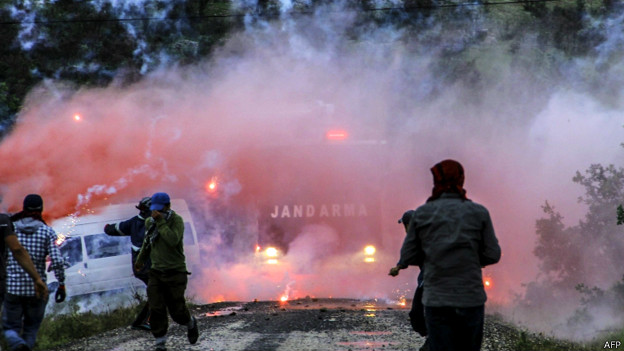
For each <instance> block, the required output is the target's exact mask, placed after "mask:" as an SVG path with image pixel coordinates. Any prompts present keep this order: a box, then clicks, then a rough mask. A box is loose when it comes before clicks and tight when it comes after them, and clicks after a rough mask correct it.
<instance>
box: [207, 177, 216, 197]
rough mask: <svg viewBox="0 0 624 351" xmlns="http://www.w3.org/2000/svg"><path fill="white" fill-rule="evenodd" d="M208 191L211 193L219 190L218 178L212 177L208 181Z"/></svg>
mask: <svg viewBox="0 0 624 351" xmlns="http://www.w3.org/2000/svg"><path fill="white" fill-rule="evenodd" d="M206 191H207V192H209V193H214V192H215V191H217V178H212V179H210V180H209V181H208V182H206Z"/></svg>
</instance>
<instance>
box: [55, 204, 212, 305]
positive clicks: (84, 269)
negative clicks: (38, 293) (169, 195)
mask: <svg viewBox="0 0 624 351" xmlns="http://www.w3.org/2000/svg"><path fill="white" fill-rule="evenodd" d="M135 205H136V204H134V203H133V204H119V205H110V206H106V207H104V208H101V209H100V210H98V211H95V212H94V213H95V214H89V215H84V216H80V217H65V218H62V219H59V220H56V221H54V222H52V223H51V227H52V228H54V230H55V231H56V233H57V235H58V236H59V242H60V241H62V240H63V239H64V241H62V244H61V245H60V250H61V256H62V257H63V259H64V260H65V267H66V268H65V287H66V289H67V295H68V296H75V295H83V294H90V293H96V292H104V291H110V290H118V289H125V288H132V287H141V286H144V284H143V282H141V281H140V280H139V279H137V278H136V277H134V275H133V274H132V262H131V261H132V259H131V243H130V237H129V236H109V235H106V234H105V233H104V225H106V224H107V223H111V224H112V223H117V222H120V221H124V220H127V219H130V218H132V217H134V216H136V215H137V214H138V210H137V209H136V208H135ZM171 209H173V210H174V211H175V212H176V213H177V214H179V215H180V216H181V217H182V218H183V219H184V255H185V256H186V264H187V267H188V269H189V270H191V272H192V269H193V267H195V266H198V265H199V262H200V258H199V244H198V242H197V232H196V231H195V225H194V223H193V218H192V216H191V213H190V211H189V209H188V206H187V204H186V201H184V200H179V199H173V200H171ZM47 282H48V287H49V288H50V292H53V291H54V290H56V287H57V286H58V282H57V281H56V278H55V276H54V271H51V272H47Z"/></svg>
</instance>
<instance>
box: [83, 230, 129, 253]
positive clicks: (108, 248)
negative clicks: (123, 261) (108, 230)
mask: <svg viewBox="0 0 624 351" xmlns="http://www.w3.org/2000/svg"><path fill="white" fill-rule="evenodd" d="M84 240H85V246H86V247H87V256H89V258H104V257H112V256H119V255H125V254H129V253H130V245H131V243H130V237H129V236H108V235H106V234H104V233H101V234H93V235H87V236H85V237H84Z"/></svg>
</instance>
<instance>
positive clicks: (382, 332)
mask: <svg viewBox="0 0 624 351" xmlns="http://www.w3.org/2000/svg"><path fill="white" fill-rule="evenodd" d="M349 334H353V335H370V336H373V335H392V332H389V331H352V332H349Z"/></svg>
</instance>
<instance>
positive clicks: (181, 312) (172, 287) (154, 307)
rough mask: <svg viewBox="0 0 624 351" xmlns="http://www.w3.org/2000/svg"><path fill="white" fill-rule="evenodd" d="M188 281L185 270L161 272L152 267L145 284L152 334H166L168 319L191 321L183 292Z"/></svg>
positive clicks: (158, 335)
mask: <svg viewBox="0 0 624 351" xmlns="http://www.w3.org/2000/svg"><path fill="white" fill-rule="evenodd" d="M187 281H188V277H187V273H186V272H161V271H157V270H154V269H153V268H152V269H151V270H150V272H149V282H148V284H147V302H148V303H149V306H150V325H151V327H152V335H154V337H157V338H159V337H161V336H165V335H166V334H167V329H168V328H169V319H168V317H167V312H168V314H169V315H170V316H171V319H173V321H174V322H176V323H178V324H182V325H186V324H188V323H189V322H190V321H191V314H190V312H189V310H188V308H186V300H185V299H184V292H185V291H186V283H187Z"/></svg>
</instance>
